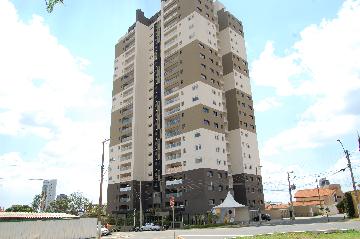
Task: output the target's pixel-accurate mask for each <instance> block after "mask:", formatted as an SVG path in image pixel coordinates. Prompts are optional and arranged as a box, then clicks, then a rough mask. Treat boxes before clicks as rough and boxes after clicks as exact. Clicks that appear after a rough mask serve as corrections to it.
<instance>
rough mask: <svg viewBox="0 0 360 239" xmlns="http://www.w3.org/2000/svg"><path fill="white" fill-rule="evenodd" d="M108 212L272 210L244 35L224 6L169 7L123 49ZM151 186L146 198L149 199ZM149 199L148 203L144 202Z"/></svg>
mask: <svg viewBox="0 0 360 239" xmlns="http://www.w3.org/2000/svg"><path fill="white" fill-rule="evenodd" d="M112 97H113V98H112V102H113V104H112V115H111V132H110V134H111V142H110V163H109V182H108V197H107V198H108V210H109V212H110V213H112V214H127V213H133V209H134V208H136V209H137V210H138V209H139V205H140V200H139V198H140V194H141V195H142V208H143V209H144V211H145V213H149V214H151V212H154V211H155V210H156V211H169V210H170V204H169V198H170V197H175V213H176V215H178V216H179V217H180V215H182V216H183V218H184V219H185V221H186V219H189V218H191V217H192V216H193V215H195V214H201V213H206V212H208V211H209V210H210V209H211V208H212V207H214V206H215V205H218V204H220V203H221V202H222V201H223V200H224V199H225V197H226V195H227V192H228V191H231V192H233V195H234V198H235V200H236V201H237V202H239V203H242V204H244V205H248V206H249V207H250V208H252V209H262V208H264V202H263V200H264V195H263V187H262V178H261V166H260V159H259V152H258V143H257V135H256V126H255V116H254V109H253V99H252V92H251V86H250V79H249V69H248V62H247V56H246V50H245V40H244V32H243V25H242V23H241V21H239V20H238V19H236V18H235V17H234V16H233V15H232V14H231V13H229V12H228V11H226V10H225V8H224V6H223V5H222V4H221V3H219V2H213V1H211V0H186V1H185V0H162V1H161V10H160V11H159V12H158V13H156V14H155V15H154V16H152V17H151V18H149V19H148V18H146V17H145V16H144V13H143V12H142V11H141V10H137V12H136V22H135V24H134V25H133V26H131V27H130V28H129V30H128V33H127V34H126V35H125V36H123V37H122V38H121V39H120V40H119V41H118V43H117V44H116V46H115V61H114V77H113V92H112ZM140 183H141V189H140ZM140 191H141V193H140Z"/></svg>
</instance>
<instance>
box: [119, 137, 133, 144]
mask: <svg viewBox="0 0 360 239" xmlns="http://www.w3.org/2000/svg"><path fill="white" fill-rule="evenodd" d="M130 140H132V137H131V136H128V137H123V138H121V143H125V142H128V141H130Z"/></svg>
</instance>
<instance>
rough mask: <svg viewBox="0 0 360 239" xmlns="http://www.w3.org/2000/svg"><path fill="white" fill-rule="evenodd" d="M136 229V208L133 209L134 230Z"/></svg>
mask: <svg viewBox="0 0 360 239" xmlns="http://www.w3.org/2000/svg"><path fill="white" fill-rule="evenodd" d="M135 227H136V208H134V229H135Z"/></svg>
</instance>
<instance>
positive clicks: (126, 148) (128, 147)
mask: <svg viewBox="0 0 360 239" xmlns="http://www.w3.org/2000/svg"><path fill="white" fill-rule="evenodd" d="M130 149H132V147H131V146H127V147H122V148H121V151H127V150H130Z"/></svg>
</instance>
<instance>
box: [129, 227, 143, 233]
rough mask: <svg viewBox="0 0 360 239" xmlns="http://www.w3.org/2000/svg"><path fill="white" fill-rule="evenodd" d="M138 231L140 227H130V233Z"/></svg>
mask: <svg viewBox="0 0 360 239" xmlns="http://www.w3.org/2000/svg"><path fill="white" fill-rule="evenodd" d="M140 230H141V229H140V227H132V228H130V231H131V232H139V231H140Z"/></svg>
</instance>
